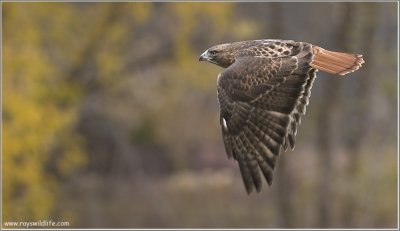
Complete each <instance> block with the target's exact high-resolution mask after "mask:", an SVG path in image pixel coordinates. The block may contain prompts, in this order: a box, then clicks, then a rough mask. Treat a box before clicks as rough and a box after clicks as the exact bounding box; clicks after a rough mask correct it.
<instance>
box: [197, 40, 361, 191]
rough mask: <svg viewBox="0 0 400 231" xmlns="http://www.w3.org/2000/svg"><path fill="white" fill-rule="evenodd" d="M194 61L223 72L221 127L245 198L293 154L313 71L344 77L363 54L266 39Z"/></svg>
mask: <svg viewBox="0 0 400 231" xmlns="http://www.w3.org/2000/svg"><path fill="white" fill-rule="evenodd" d="M199 60H200V61H208V62H210V63H214V64H216V65H218V66H221V67H224V68H227V69H226V70H224V71H223V72H221V73H220V74H219V75H218V87H217V89H218V91H217V92H218V102H219V107H220V110H221V111H220V124H221V127H222V136H223V141H224V145H225V150H226V153H227V155H228V157H229V158H232V157H233V158H234V159H235V160H237V162H238V163H239V168H240V172H241V175H242V179H243V183H244V186H245V188H246V191H247V193H251V192H252V191H253V188H254V186H255V188H256V190H257V192H259V191H260V190H261V187H262V176H261V173H262V174H263V175H264V177H265V179H266V181H267V182H268V184H269V185H271V184H272V177H273V170H274V168H275V165H276V161H277V159H278V157H279V155H280V154H281V153H282V152H284V151H286V150H287V149H288V148H289V147H290V148H291V149H292V150H293V148H294V145H295V136H296V131H297V126H298V125H299V124H300V115H304V114H305V112H306V106H307V105H308V101H309V98H310V90H311V87H312V85H313V82H314V79H315V77H316V75H315V73H316V72H317V70H321V71H325V72H328V73H332V74H337V75H345V74H348V73H350V72H353V71H355V70H357V69H359V68H360V67H361V64H362V63H364V60H363V58H362V55H356V54H347V53H341V52H333V51H328V50H325V49H323V48H321V47H318V46H314V45H312V44H309V43H305V42H297V41H292V40H269V39H268V40H253V41H243V42H235V43H227V44H221V45H216V46H213V47H211V48H210V49H208V50H206V51H205V52H204V53H203V54H202V55H201V56H200V58H199ZM260 170H261V173H260Z"/></svg>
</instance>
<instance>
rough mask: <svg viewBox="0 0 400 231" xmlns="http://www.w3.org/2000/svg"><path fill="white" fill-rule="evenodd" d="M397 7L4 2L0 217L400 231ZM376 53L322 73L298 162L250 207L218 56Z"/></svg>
mask: <svg viewBox="0 0 400 231" xmlns="http://www.w3.org/2000/svg"><path fill="white" fill-rule="evenodd" d="M396 35H397V3H395V2H392V3H390V2H382V3H232V2H231V3H133V2H132V3H27V2H25V3H3V43H2V47H3V51H2V52H3V53H2V55H3V56H2V57H3V60H2V64H3V79H2V84H3V85H2V96H3V107H2V109H3V110H2V126H3V130H2V134H3V139H2V163H3V164H2V180H3V184H2V189H3V192H2V196H3V198H2V201H3V206H2V212H3V217H2V219H3V224H4V222H6V221H36V220H50V219H52V220H53V221H69V222H70V225H71V226H70V227H74V228H246V227H248V228H326V227H329V228H345V227H346V228H394V227H396V226H397V138H396V137H397V106H396V105H397V81H398V79H397V64H398V59H397V58H398V57H397V51H398V47H397V36H396ZM261 38H271V39H272V38H281V39H294V40H298V41H305V42H309V43H312V44H316V45H320V46H322V47H324V48H327V49H330V50H335V51H345V52H349V53H359V54H363V55H364V59H365V61H366V63H365V65H364V66H363V68H362V69H360V70H359V71H357V72H355V73H353V74H351V75H347V76H345V77H337V76H332V75H328V74H325V73H319V74H318V78H317V80H316V82H315V84H314V87H313V91H312V97H311V102H310V105H309V107H308V110H307V115H306V116H304V117H303V119H302V124H301V125H300V127H299V130H298V134H297V144H296V148H295V150H294V151H288V152H287V153H285V154H284V155H283V156H281V158H280V161H279V162H278V166H277V170H276V174H275V180H274V184H273V185H272V187H268V186H267V184H264V188H263V190H262V192H260V193H259V194H256V193H253V194H251V195H247V194H246V192H245V190H244V187H243V185H242V180H241V178H240V174H239V168H238V166H237V163H235V162H234V161H232V160H228V159H227V157H226V154H225V151H224V147H223V142H222V139H221V133H220V127H219V109H218V104H217V97H216V78H217V74H218V73H219V72H220V71H222V69H221V68H219V67H217V66H214V65H211V64H206V63H199V62H198V57H199V55H200V54H201V53H202V52H203V51H204V50H206V49H207V48H209V47H211V46H213V45H216V44H220V43H227V42H234V41H239V40H252V39H261Z"/></svg>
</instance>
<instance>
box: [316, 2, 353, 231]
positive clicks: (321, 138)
mask: <svg viewBox="0 0 400 231" xmlns="http://www.w3.org/2000/svg"><path fill="white" fill-rule="evenodd" d="M342 12H343V14H342V17H340V18H341V21H340V22H339V25H338V28H337V30H336V36H335V37H334V41H333V42H334V43H335V45H336V46H333V47H336V48H337V49H339V50H343V51H347V50H348V47H347V42H348V41H349V37H350V33H351V29H352V28H351V26H352V25H351V24H352V21H353V15H354V14H353V7H352V4H351V3H344V4H343V7H342ZM328 77H329V78H327V79H326V81H325V90H324V94H323V96H322V99H323V102H322V104H321V106H320V111H321V113H320V115H319V118H318V122H317V124H318V134H319V135H318V138H317V142H318V150H319V155H318V156H319V160H318V161H319V166H320V175H319V182H318V192H319V194H318V197H317V200H318V202H317V203H318V214H319V220H318V227H319V228H326V227H332V213H331V211H332V204H331V203H332V200H331V198H332V184H333V182H332V181H333V178H332V168H333V165H332V164H333V153H334V148H333V146H334V140H335V139H334V138H335V134H334V133H333V127H334V126H335V125H334V124H333V118H334V116H335V114H336V112H337V102H338V96H339V94H338V93H339V89H340V86H341V84H342V81H343V79H340V78H335V76H328Z"/></svg>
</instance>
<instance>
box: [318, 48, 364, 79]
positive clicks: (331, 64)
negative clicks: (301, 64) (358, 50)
mask: <svg viewBox="0 0 400 231" xmlns="http://www.w3.org/2000/svg"><path fill="white" fill-rule="evenodd" d="M313 55H314V58H313V61H312V62H311V66H312V67H313V68H315V69H318V70H321V71H325V72H328V73H331V74H338V75H345V74H348V73H351V72H353V71H356V70H358V69H359V68H360V67H361V66H362V64H363V63H364V60H363V57H362V55H358V54H348V53H342V52H335V51H328V50H325V49H323V48H321V47H317V46H314V47H313Z"/></svg>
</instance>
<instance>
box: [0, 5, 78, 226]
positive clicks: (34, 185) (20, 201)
mask: <svg viewBox="0 0 400 231" xmlns="http://www.w3.org/2000/svg"><path fill="white" fill-rule="evenodd" d="M3 6H4V9H5V11H6V12H7V13H6V14H5V15H4V34H3V35H4V37H3V57H4V59H3V67H4V70H3V115H4V116H3V121H2V124H3V150H2V158H3V159H2V160H3V172H2V173H3V211H2V212H3V221H18V220H21V221H30V220H35V219H48V218H49V214H50V212H51V210H52V209H53V205H54V201H55V200H56V195H57V190H58V188H57V183H56V181H55V179H53V176H52V175H51V174H49V172H47V171H46V165H47V163H48V160H49V153H50V151H51V150H52V148H54V147H55V145H61V146H62V147H63V149H64V150H66V151H68V155H65V156H66V158H67V161H65V163H64V164H65V165H68V166H60V168H61V170H60V172H63V171H64V172H70V171H71V170H70V169H71V168H74V167H75V166H77V165H80V164H81V163H84V158H83V155H82V151H81V145H80V144H79V142H67V143H60V140H59V139H58V138H57V136H58V135H59V134H62V133H63V132H64V129H65V128H66V127H68V126H70V124H71V123H73V122H74V121H75V117H76V106H74V105H75V103H74V102H76V100H77V99H78V97H79V91H77V89H76V86H72V85H71V84H70V83H68V82H65V81H63V79H62V78H63V77H64V76H63V73H62V70H61V69H60V67H57V66H56V65H55V64H54V60H52V59H51V58H50V56H49V53H47V50H46V49H43V46H46V45H56V44H57V42H59V43H63V42H64V40H65V39H64V37H62V36H59V34H58V33H57V31H58V32H62V31H64V28H63V25H65V24H67V23H68V22H69V21H71V16H72V15H71V14H69V10H71V8H70V7H69V5H66V4H32V3H25V4H19V3H5V4H3ZM48 12H52V13H51V14H53V15H54V16H55V17H50V18H51V19H52V20H48V18H47V17H46V15H47V14H48ZM15 28H18V30H16V29H15ZM61 34H62V33H61ZM47 36H49V37H47ZM49 39H50V40H51V41H52V42H54V44H47V43H46V42H48V41H49ZM64 48H65V49H67V48H68V47H64ZM56 55H57V54H56ZM66 58H67V59H68V57H66ZM71 90H73V91H71ZM70 136H71V134H70ZM71 141H72V140H71Z"/></svg>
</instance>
